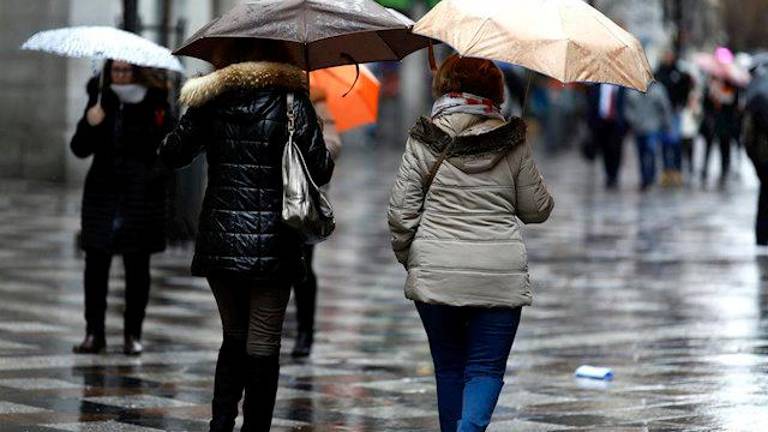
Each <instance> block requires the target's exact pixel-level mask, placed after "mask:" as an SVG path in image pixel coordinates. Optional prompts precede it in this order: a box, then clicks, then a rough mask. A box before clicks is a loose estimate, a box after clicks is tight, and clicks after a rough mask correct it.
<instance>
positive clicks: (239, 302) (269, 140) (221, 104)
mask: <svg viewBox="0 0 768 432" xmlns="http://www.w3.org/2000/svg"><path fill="white" fill-rule="evenodd" d="M289 93H290V94H293V97H294V103H293V109H294V113H295V116H296V121H295V135H294V141H295V142H296V144H297V145H298V147H299V149H300V150H301V152H302V153H303V155H304V157H305V160H306V162H307V166H308V170H309V172H310V174H311V175H312V177H313V179H314V180H315V182H316V183H317V184H318V185H324V184H326V183H328V181H329V180H330V178H331V174H332V171H333V161H332V160H331V155H330V154H329V153H328V151H327V150H326V148H325V143H324V141H323V135H322V131H321V127H320V125H319V123H318V119H317V115H316V113H315V111H314V109H313V108H312V104H311V102H310V100H309V95H308V92H307V83H306V78H305V74H304V72H303V71H302V70H300V69H298V68H296V67H294V66H291V65H288V64H286V63H272V62H247V63H236V64H232V65H230V66H228V67H225V68H223V69H220V70H218V71H216V72H214V73H212V74H210V75H207V76H204V77H201V78H196V79H193V80H190V81H189V82H188V83H187V84H186V85H185V86H184V88H183V89H182V92H181V102H182V104H184V105H187V106H188V107H189V110H188V111H187V113H186V114H185V115H184V117H183V118H182V119H181V121H180V123H179V125H178V126H177V128H176V130H174V131H173V132H172V133H171V134H170V135H168V137H167V138H166V139H165V142H164V143H163V145H162V147H161V149H160V156H161V158H162V159H163V161H164V162H165V163H166V164H167V165H168V166H170V167H174V168H178V167H182V166H185V165H188V164H189V163H191V162H192V161H193V160H194V159H195V158H196V157H197V156H198V155H199V154H200V153H202V152H206V154H207V160H208V166H209V169H208V188H207V190H206V193H205V199H204V201H203V208H202V212H201V214H200V226H199V232H198V238H197V244H196V249H195V257H194V260H193V263H192V273H193V274H194V275H196V276H203V277H207V278H208V282H209V284H210V285H211V289H212V291H213V294H214V297H215V298H216V303H217V305H218V307H219V312H220V315H221V320H222V326H223V330H224V341H223V343H222V346H221V349H220V350H219V358H218V362H217V365H216V379H215V384H214V396H213V404H212V413H213V419H212V420H211V428H210V430H211V431H232V428H233V427H234V424H235V418H236V417H237V404H238V402H239V400H240V397H241V395H242V393H243V390H245V401H244V403H243V414H244V422H243V428H242V431H260V432H261V431H268V430H269V428H270V424H271V420H272V411H273V408H274V404H275V396H276V392H277V382H278V376H279V354H280V339H281V333H282V326H283V320H284V318H285V311H286V308H287V304H288V299H289V297H290V288H291V285H292V284H293V283H295V282H297V281H300V280H302V279H303V278H304V274H305V265H304V257H303V256H302V249H303V242H302V241H301V239H300V238H299V237H298V236H297V234H296V233H295V232H294V231H293V230H292V229H291V228H289V227H287V226H286V225H284V224H283V222H282V218H281V211H282V193H283V186H282V165H281V162H282V154H283V149H284V148H285V144H286V142H287V140H288V125H287V108H288V107H287V100H288V94H289Z"/></svg>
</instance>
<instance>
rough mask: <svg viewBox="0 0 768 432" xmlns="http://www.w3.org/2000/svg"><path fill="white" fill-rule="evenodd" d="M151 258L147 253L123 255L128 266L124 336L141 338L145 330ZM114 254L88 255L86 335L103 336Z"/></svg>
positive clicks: (99, 253)
mask: <svg viewBox="0 0 768 432" xmlns="http://www.w3.org/2000/svg"><path fill="white" fill-rule="evenodd" d="M149 262H150V254H149V253H144V252H138V253H128V254H124V255H123V264H124V265H125V313H124V315H123V320H124V325H123V333H124V335H125V336H134V337H136V338H141V332H142V326H143V324H144V317H145V315H146V310H147V303H148V302H149V285H150V275H149ZM111 265H112V254H111V253H109V252H106V251H94V250H89V251H86V253H85V322H86V331H87V333H89V334H95V335H97V336H103V335H104V321H105V317H106V312H107V292H108V291H109V269H110V267H111Z"/></svg>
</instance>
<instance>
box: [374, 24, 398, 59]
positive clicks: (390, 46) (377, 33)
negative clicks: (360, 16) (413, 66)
mask: <svg viewBox="0 0 768 432" xmlns="http://www.w3.org/2000/svg"><path fill="white" fill-rule="evenodd" d="M376 35H377V36H378V37H379V39H381V40H382V41H383V42H384V45H386V46H387V49H389V51H391V52H392V54H394V55H395V57H397V58H398V59H399V58H400V54H398V53H397V52H396V51H395V49H394V48H392V45H390V44H389V42H387V40H386V39H384V38H383V37H381V34H379V32H378V31H377V32H376Z"/></svg>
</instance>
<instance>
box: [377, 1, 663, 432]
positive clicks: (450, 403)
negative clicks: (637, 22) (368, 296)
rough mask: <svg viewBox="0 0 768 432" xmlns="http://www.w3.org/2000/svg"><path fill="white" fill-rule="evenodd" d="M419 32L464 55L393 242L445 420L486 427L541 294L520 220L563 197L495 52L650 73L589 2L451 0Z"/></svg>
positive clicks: (447, 83) (395, 195)
mask: <svg viewBox="0 0 768 432" xmlns="http://www.w3.org/2000/svg"><path fill="white" fill-rule="evenodd" d="M586 29H588V30H586ZM413 31H414V33H416V34H420V35H422V36H429V37H432V38H434V39H438V40H441V41H443V42H445V43H447V44H449V45H450V46H451V47H452V48H454V49H455V50H456V51H457V52H458V53H459V55H454V56H451V57H449V58H448V59H447V60H446V61H445V62H444V63H443V64H442V66H441V67H440V68H439V69H438V71H437V73H436V75H435V77H434V84H433V90H434V96H435V97H436V100H435V103H434V105H433V107H432V114H431V116H430V117H429V118H422V119H421V120H419V121H418V122H417V123H416V124H415V125H414V127H413V128H412V129H411V131H410V134H409V139H408V142H407V144H406V150H405V153H404V155H403V159H402V163H401V165H400V170H399V172H398V174H397V177H396V179H395V184H394V187H393V189H392V192H391V195H390V200H389V213H388V216H389V227H390V232H391V238H392V249H393V250H394V253H395V256H396V257H397V260H398V261H399V262H400V263H401V264H403V265H404V266H405V268H406V271H407V277H406V281H405V294H406V297H407V298H409V299H411V300H413V301H414V302H415V304H416V310H417V311H418V313H419V316H420V317H421V320H422V324H423V325H424V329H425V331H426V333H427V338H428V340H429V347H430V351H431V353H432V360H433V363H434V367H435V378H436V381H437V406H438V412H439V418H440V429H441V430H442V432H479V431H484V430H486V429H487V427H488V425H489V424H490V422H491V417H492V415H493V411H494V409H495V408H496V403H497V401H498V398H499V395H500V394H501V390H502V388H503V386H504V376H505V373H506V365H507V360H508V358H509V355H510V352H511V348H512V343H513V341H514V339H515V336H516V333H517V328H518V325H519V323H520V317H521V314H522V308H523V307H524V306H528V305H530V304H531V302H532V298H533V293H532V290H531V281H530V276H529V273H528V258H527V253H526V247H525V243H524V241H523V235H522V230H523V225H524V224H533V223H542V222H544V221H546V220H547V219H548V218H549V216H550V213H551V212H552V209H553V207H554V200H553V198H552V196H551V195H550V193H549V191H548V189H547V187H546V186H545V184H544V180H543V178H542V176H541V174H540V173H539V170H538V168H537V166H536V163H535V161H534V157H533V149H532V146H531V144H530V143H528V142H527V136H526V135H527V133H526V127H525V123H524V122H523V121H522V120H521V119H519V118H513V119H511V120H510V121H506V120H505V119H504V117H503V116H502V114H501V109H500V105H501V103H502V102H503V101H504V83H503V77H502V73H501V71H500V70H499V69H498V68H497V67H496V66H495V64H494V63H493V61H505V62H509V63H513V64H517V65H520V66H525V67H528V68H529V69H533V70H537V71H540V72H542V73H545V74H546V75H549V76H550V77H552V78H556V79H558V80H560V81H562V82H575V81H591V82H605V83H612V84H620V85H627V86H632V87H633V88H637V89H639V90H643V91H644V90H645V89H646V88H647V85H648V83H649V82H650V81H651V79H652V75H651V73H650V66H649V64H648V61H647V58H646V57H645V53H644V52H643V50H642V47H641V45H640V43H639V41H637V39H636V38H634V37H633V36H632V35H630V34H628V33H627V32H625V31H624V30H622V29H621V28H619V27H618V26H617V25H616V24H615V23H613V22H611V21H610V20H609V19H607V18H606V17H605V16H603V15H602V14H600V12H598V11H597V10H595V9H594V8H591V7H590V6H589V5H587V4H586V3H585V2H582V1H578V0H548V1H541V2H530V1H526V0H486V1H482V2H478V1H476V0H443V1H441V2H440V3H439V4H438V5H437V6H435V8H434V9H432V10H431V11H430V12H429V13H428V14H427V15H425V16H424V17H423V18H422V19H421V20H419V22H417V23H416V25H415V26H414V28H413Z"/></svg>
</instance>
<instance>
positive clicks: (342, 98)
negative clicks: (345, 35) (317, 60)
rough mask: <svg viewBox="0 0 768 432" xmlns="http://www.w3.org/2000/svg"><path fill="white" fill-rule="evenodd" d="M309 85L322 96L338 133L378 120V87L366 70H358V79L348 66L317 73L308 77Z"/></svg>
mask: <svg viewBox="0 0 768 432" xmlns="http://www.w3.org/2000/svg"><path fill="white" fill-rule="evenodd" d="M355 81H357V82H355ZM309 82H310V85H311V86H312V87H313V88H319V89H322V90H323V91H324V92H325V94H326V96H327V99H326V101H327V103H328V109H329V110H330V111H331V114H333V118H334V120H335V121H336V129H337V130H338V131H339V132H344V131H347V130H350V129H354V128H356V127H360V126H363V125H366V124H371V123H376V121H377V120H378V115H379V88H380V87H381V84H379V80H378V79H376V76H374V75H373V73H372V72H371V71H370V70H368V69H367V68H366V67H360V76H359V77H357V71H356V69H355V66H351V65H347V66H337V67H334V68H330V69H321V70H317V71H314V72H312V73H311V74H310V80H309ZM353 85H354V87H352V86H353ZM350 87H352V89H351V90H350Z"/></svg>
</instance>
